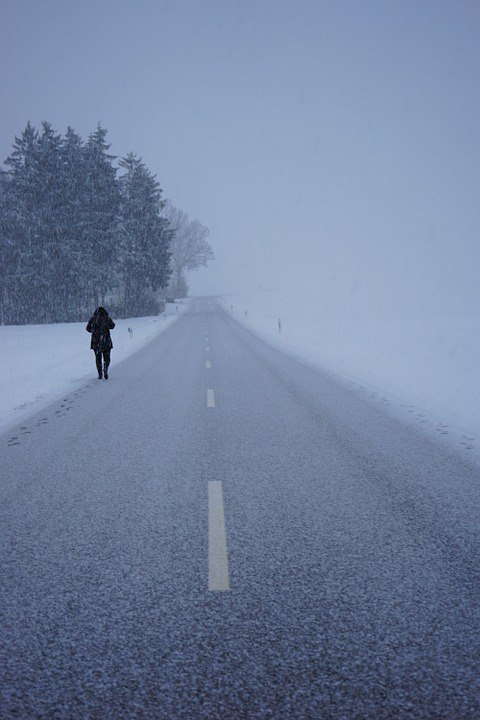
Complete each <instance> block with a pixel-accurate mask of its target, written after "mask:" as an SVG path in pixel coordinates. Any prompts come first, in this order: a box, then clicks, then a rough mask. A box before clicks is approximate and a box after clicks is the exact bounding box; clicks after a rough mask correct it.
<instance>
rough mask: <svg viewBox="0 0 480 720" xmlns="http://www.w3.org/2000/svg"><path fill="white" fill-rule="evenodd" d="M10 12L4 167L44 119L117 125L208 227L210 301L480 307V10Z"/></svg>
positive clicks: (122, 8) (87, 4)
mask: <svg viewBox="0 0 480 720" xmlns="http://www.w3.org/2000/svg"><path fill="white" fill-rule="evenodd" d="M0 8H1V18H0V68H1V86H0V102H1V107H2V112H1V117H0V157H1V160H2V161H3V160H4V159H5V158H6V156H7V155H8V154H9V152H10V149H11V145H12V141H13V138H14V135H16V134H17V135H18V134H19V133H20V131H21V130H22V129H23V127H24V126H25V124H26V122H27V121H28V120H30V121H31V122H32V123H33V124H34V125H35V126H37V127H39V126H40V123H41V121H42V120H44V119H45V120H49V121H50V122H51V123H52V124H53V126H54V127H55V129H56V130H58V131H61V132H64V131H65V129H66V127H67V125H72V126H73V127H74V128H75V129H76V130H77V131H78V132H80V134H81V135H82V136H83V137H86V136H87V135H88V133H89V132H90V131H91V130H92V129H94V128H95V125H96V123H97V122H98V121H100V122H101V123H102V124H103V125H104V126H105V127H106V128H107V130H108V131H109V139H110V142H111V143H112V151H113V152H114V153H115V154H124V153H126V152H128V151H130V150H132V151H134V152H136V153H138V154H139V155H141V156H143V159H144V160H145V162H146V163H147V165H148V166H149V167H150V168H151V169H152V170H153V171H154V172H155V173H157V175H158V178H159V180H160V182H161V185H162V187H163V189H164V192H165V195H166V196H167V197H170V198H171V200H172V202H173V203H174V204H175V205H177V206H179V207H181V208H183V209H184V210H186V211H187V212H188V214H189V215H190V216H191V217H192V219H193V218H194V217H197V218H198V219H199V220H200V221H201V222H203V223H204V224H205V225H207V226H208V227H209V228H210V231H211V237H210V241H211V244H212V246H213V248H214V251H215V254H216V257H217V259H216V261H215V263H212V265H211V268H210V269H207V270H204V271H200V272H199V273H196V274H195V275H192V276H191V278H190V281H191V286H192V290H193V291H197V292H206V293H208V292H218V291H238V290H245V289H255V288H258V287H261V288H262V289H268V288H273V287H280V286H285V285H286V286H289V285H290V286H292V287H294V286H295V285H297V286H298V285H301V286H304V285H305V287H307V288H308V287H312V288H313V287H314V286H315V285H316V284H317V285H318V284H321V285H322V287H325V303H327V304H328V302H332V303H335V302H337V300H336V299H335V296H337V297H340V296H341V297H348V298H350V300H351V299H352V298H355V297H357V299H358V302H359V303H360V302H362V301H365V302H367V301H368V298H370V301H373V302H374V304H375V303H376V304H378V303H379V302H380V301H379V298H380V297H383V298H384V299H383V301H382V302H386V303H387V306H388V307H392V308H393V307H395V305H396V304H398V303H401V302H403V301H404V299H405V298H406V297H408V296H410V297H415V298H416V299H417V301H418V303H419V304H422V303H425V302H426V303H427V304H428V303H430V304H431V306H432V308H433V307H434V306H437V307H438V306H439V305H441V304H442V297H444V296H445V294H447V297H448V303H452V302H453V303H454V297H455V295H456V288H457V287H459V286H461V287H462V288H463V289H464V294H465V295H466V296H468V297H469V298H470V299H471V300H472V302H473V301H474V298H475V297H476V294H478V292H477V289H476V288H477V287H478V280H477V278H478V273H479V270H480V263H479V259H480V250H479V245H480V243H479V239H480V238H479V234H480V202H479V188H480V142H479V132H480V130H479V129H480V87H479V85H480V3H479V2H478V1H477V0H474V1H471V2H469V1H466V0H452V1H451V2H447V1H446V0H435V1H434V0H431V1H427V0H425V1H422V0H398V1H396V2H393V1H389V0H378V1H376V0H365V1H362V0H343V1H342V0H336V1H334V2H327V1H326V0H325V1H322V0H318V1H316V2H315V1H313V0H291V1H289V2H285V1H282V0H255V1H251V0H241V1H239V2H237V1H235V0H197V1H196V2H194V1H193V0H191V1H187V0H178V1H176V2H173V1H172V2H169V1H168V0H152V1H149V0H103V1H102V0H95V1H91V0H81V1H79V2H69V1H68V0H42V2H37V1H36V0H31V1H27V0H0ZM452 278H453V279H452ZM366 286H368V287H369V288H370V289H371V288H372V287H373V288H374V292H373V293H372V292H371V293H370V296H369V295H368V293H367V291H366ZM425 286H426V287H428V293H427V292H423V294H422V287H425ZM362 287H363V291H362ZM362 292H363V295H362ZM449 292H450V295H448V293H449ZM372 297H373V300H372ZM362 298H363V300H362ZM448 303H446V304H448Z"/></svg>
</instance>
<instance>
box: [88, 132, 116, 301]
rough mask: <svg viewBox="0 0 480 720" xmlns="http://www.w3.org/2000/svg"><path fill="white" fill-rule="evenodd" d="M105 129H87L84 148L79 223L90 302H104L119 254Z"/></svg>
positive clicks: (113, 175) (113, 172)
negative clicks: (83, 205) (81, 219)
mask: <svg viewBox="0 0 480 720" xmlns="http://www.w3.org/2000/svg"><path fill="white" fill-rule="evenodd" d="M106 135H107V131H106V130H105V129H104V128H102V127H101V126H100V125H98V126H97V129H96V130H95V132H93V133H91V134H90V136H89V138H88V140H87V143H86V145H85V148H84V153H83V158H84V159H83V166H84V172H85V201H86V208H85V217H84V223H83V227H82V246H83V251H84V268H83V269H84V272H86V275H87V278H88V279H87V287H88V294H89V295H90V297H91V302H92V304H93V305H99V304H100V303H104V302H105V296H106V294H107V293H108V292H109V291H111V290H113V289H114V287H115V285H116V282H117V278H116V276H115V267H116V265H117V262H118V254H119V246H118V245H119V236H120V226H119V207H120V188H119V185H118V181H117V178H116V173H117V169H116V168H114V167H113V164H112V161H113V160H114V159H115V157H114V156H113V155H109V154H108V150H109V148H110V145H107V143H106V142H105V138H106Z"/></svg>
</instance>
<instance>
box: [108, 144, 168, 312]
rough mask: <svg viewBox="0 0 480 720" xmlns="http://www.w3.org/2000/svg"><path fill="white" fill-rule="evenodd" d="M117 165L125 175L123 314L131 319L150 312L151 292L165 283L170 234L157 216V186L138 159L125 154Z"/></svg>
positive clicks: (160, 202)
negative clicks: (130, 316)
mask: <svg viewBox="0 0 480 720" xmlns="http://www.w3.org/2000/svg"><path fill="white" fill-rule="evenodd" d="M119 165H120V167H121V168H123V169H124V171H125V172H124V174H123V175H122V176H121V177H120V188H121V198H122V199H121V215H122V245H121V253H120V262H119V274H120V276H121V279H122V284H123V304H124V307H123V312H124V314H125V315H135V314H142V313H146V312H152V311H153V310H154V309H155V308H154V306H152V292H153V291H155V290H157V289H158V288H160V287H165V286H166V285H167V283H168V279H169V277H170V267H169V259H170V252H169V248H170V241H171V237H172V232H171V230H170V226H169V223H168V221H167V220H165V218H162V217H161V216H160V212H161V210H162V208H163V205H164V201H163V200H162V190H161V188H160V185H159V183H158V181H157V180H156V178H155V176H154V175H153V174H152V173H151V172H150V171H149V170H148V169H147V167H146V166H145V164H144V163H143V162H142V159H141V158H137V157H136V156H135V155H134V154H133V153H129V154H128V155H127V156H126V157H125V158H123V159H121V160H120V161H119Z"/></svg>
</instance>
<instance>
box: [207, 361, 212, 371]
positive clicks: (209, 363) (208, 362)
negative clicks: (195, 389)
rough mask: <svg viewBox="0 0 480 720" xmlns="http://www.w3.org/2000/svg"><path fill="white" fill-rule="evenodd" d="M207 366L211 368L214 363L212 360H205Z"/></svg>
mask: <svg viewBox="0 0 480 720" xmlns="http://www.w3.org/2000/svg"><path fill="white" fill-rule="evenodd" d="M205 366H206V367H207V369H208V370H210V368H211V367H212V363H211V362H210V360H205Z"/></svg>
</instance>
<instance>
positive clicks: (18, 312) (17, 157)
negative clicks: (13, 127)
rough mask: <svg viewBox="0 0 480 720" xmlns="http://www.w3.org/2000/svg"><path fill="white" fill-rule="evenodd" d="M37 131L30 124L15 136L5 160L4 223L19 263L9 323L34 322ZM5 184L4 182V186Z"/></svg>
mask: <svg viewBox="0 0 480 720" xmlns="http://www.w3.org/2000/svg"><path fill="white" fill-rule="evenodd" d="M37 141H38V134H37V131H36V130H35V129H34V128H33V127H32V125H31V124H30V123H27V126H26V128H25V130H24V131H23V132H22V134H21V135H20V137H16V138H15V142H14V144H13V152H12V153H11V155H9V157H8V158H7V159H6V161H5V165H6V167H7V171H6V176H7V180H8V191H7V194H6V198H5V200H6V207H5V208H4V212H5V213H6V217H5V220H4V223H5V222H6V223H7V224H8V227H9V228H10V238H11V239H14V242H15V256H16V264H15V267H14V269H12V271H11V278H14V282H13V284H11V285H10V286H9V288H8V290H7V292H8V299H7V304H8V307H9V318H10V319H9V322H13V323H24V322H29V321H30V322H35V309H36V302H37V300H38V297H37V295H38V293H37V280H36V278H37V275H36V265H37V257H38V253H37V244H36V243H37V239H38V230H39V222H38V213H37V191H38V157H37ZM4 187H5V185H4Z"/></svg>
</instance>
